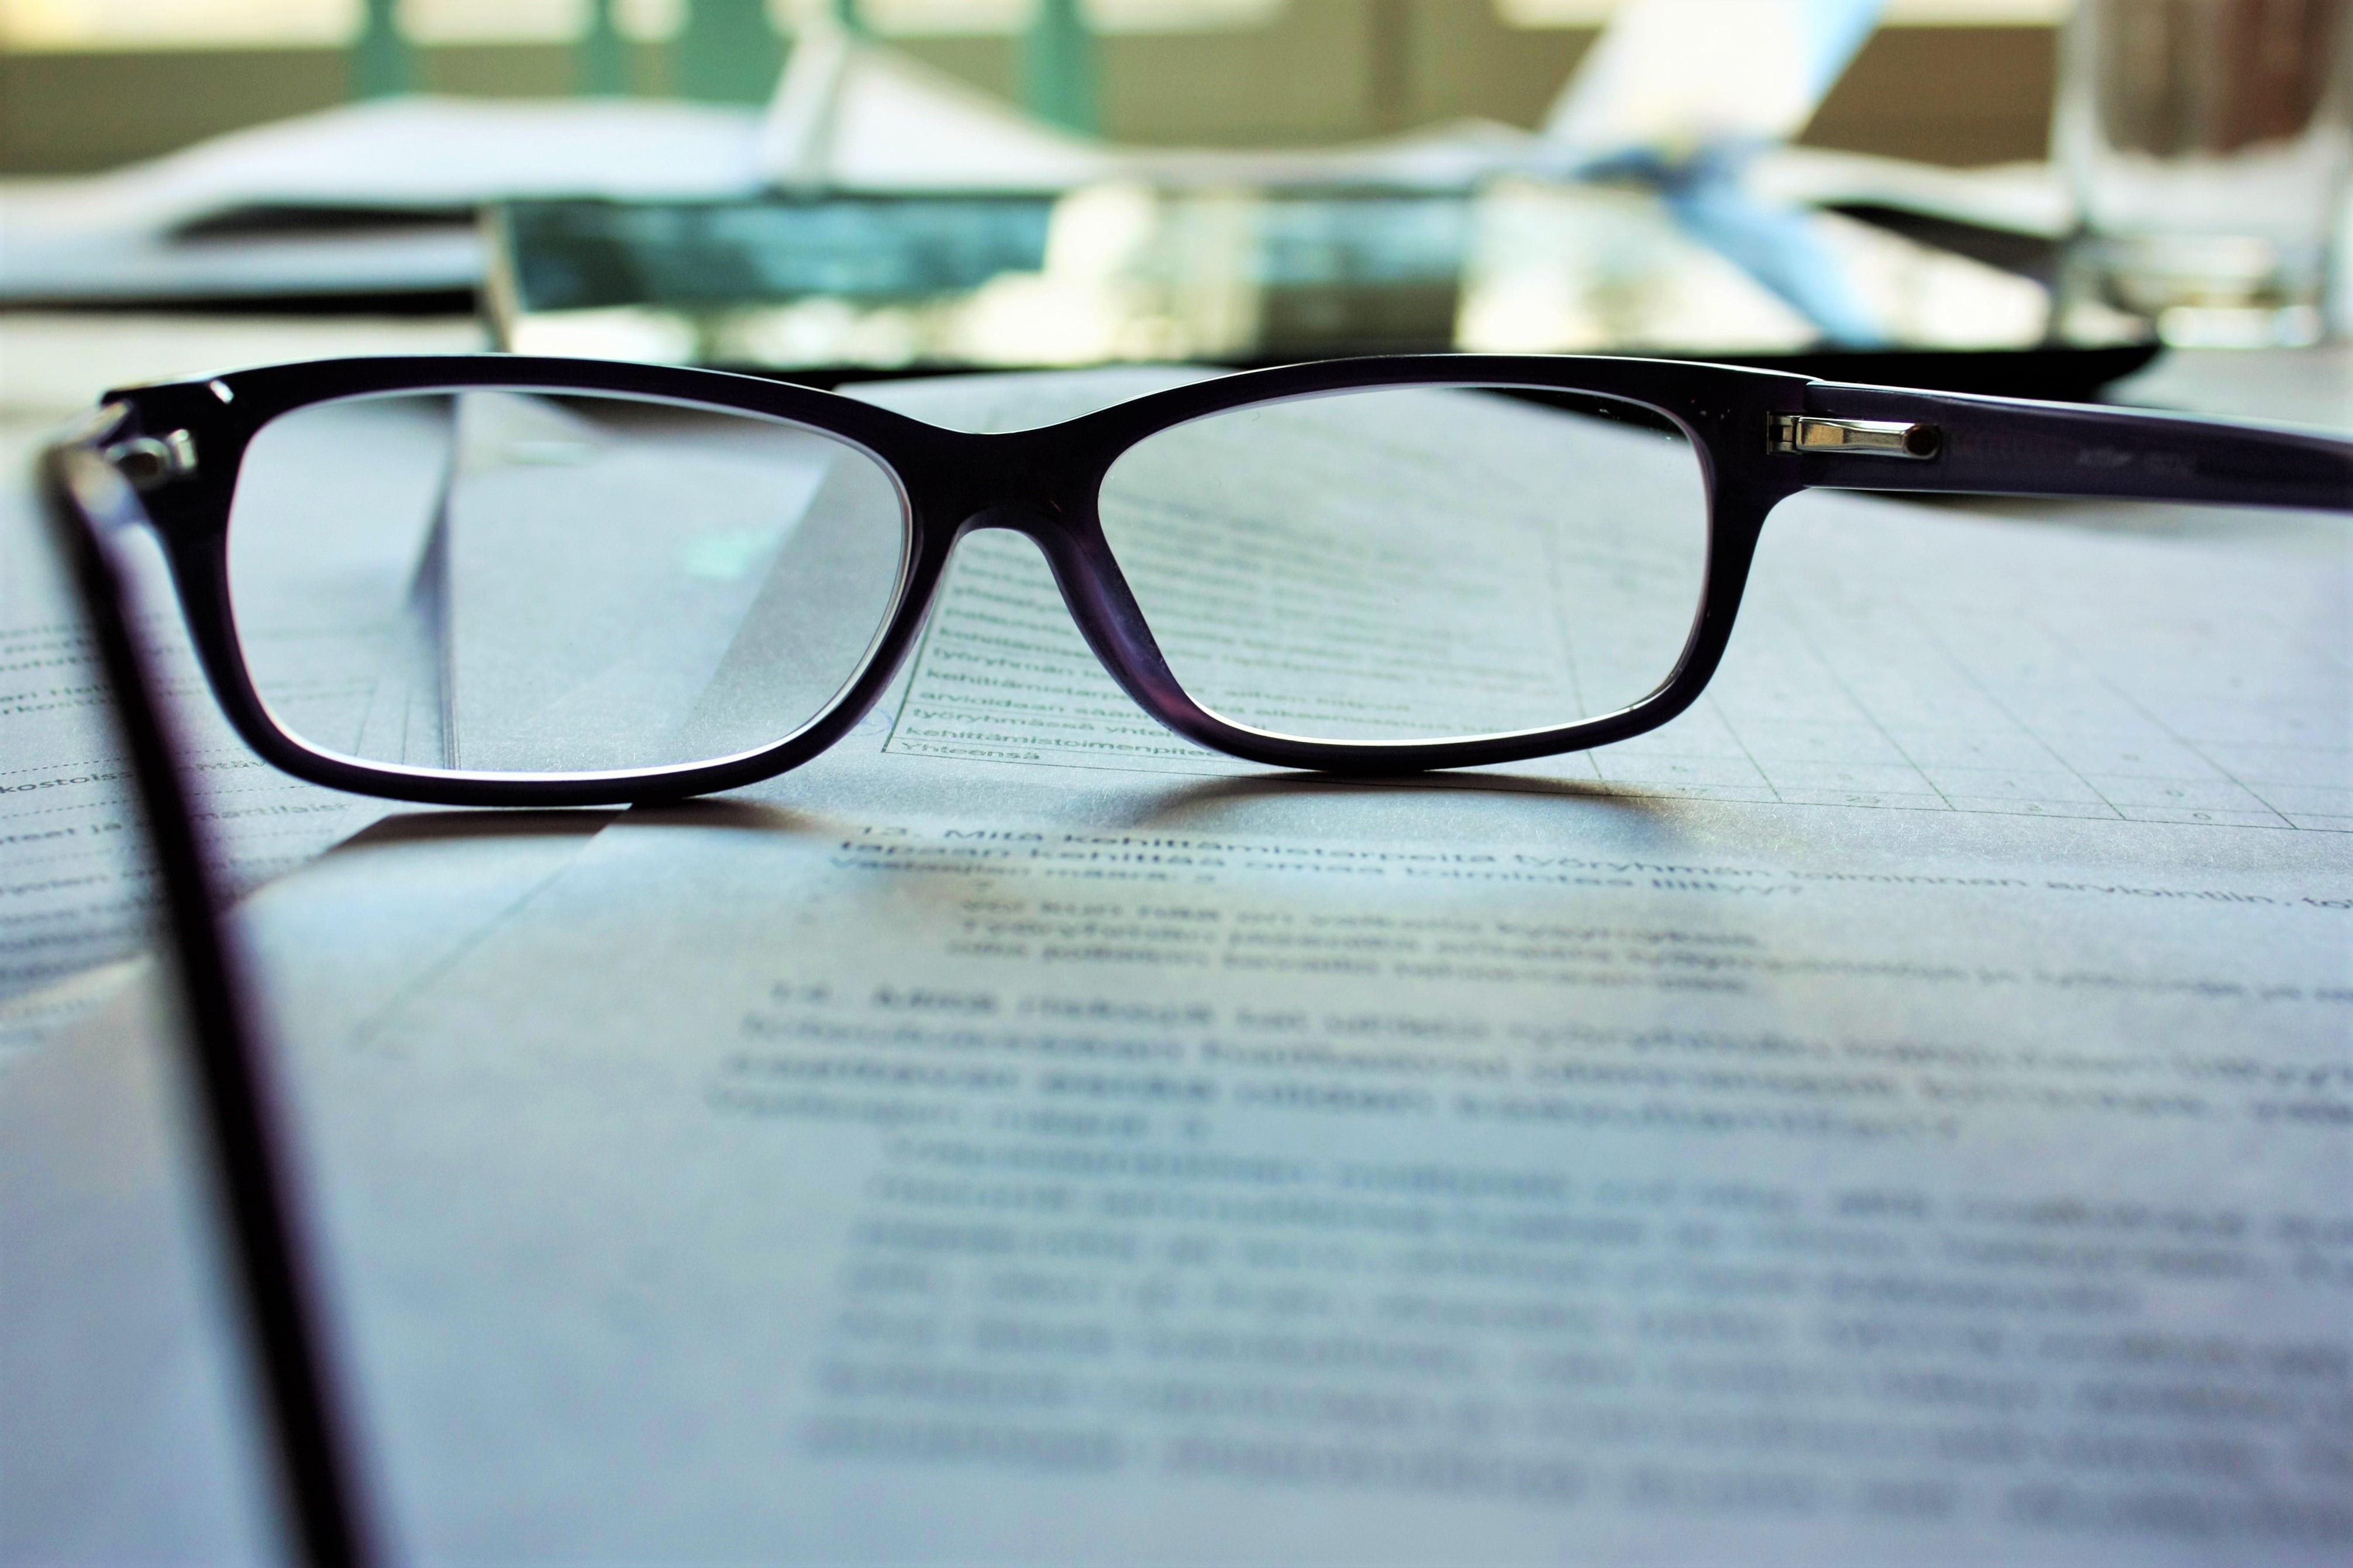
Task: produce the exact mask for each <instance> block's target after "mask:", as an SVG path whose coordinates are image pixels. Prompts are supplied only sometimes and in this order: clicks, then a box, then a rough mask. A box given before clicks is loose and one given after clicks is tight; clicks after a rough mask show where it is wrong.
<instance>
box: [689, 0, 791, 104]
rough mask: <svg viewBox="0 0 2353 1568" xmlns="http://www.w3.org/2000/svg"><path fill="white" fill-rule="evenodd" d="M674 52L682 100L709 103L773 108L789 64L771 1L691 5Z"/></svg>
mask: <svg viewBox="0 0 2353 1568" xmlns="http://www.w3.org/2000/svg"><path fill="white" fill-rule="evenodd" d="M671 49H672V52H671V56H670V58H671V60H672V62H673V66H672V79H673V80H675V81H676V82H677V84H678V94H679V96H680V97H681V98H691V99H699V100H702V101H704V102H706V103H765V102H767V101H768V98H769V96H770V95H771V94H772V93H774V92H775V91H776V76H777V73H778V72H779V71H781V70H782V69H783V68H784V63H785V43H784V40H783V39H782V38H780V37H777V36H776V25H775V24H774V23H772V22H771V21H769V20H768V6H767V0H689V4H688V5H687V11H686V26H684V27H682V28H681V29H680V30H679V35H678V38H677V40H676V42H675V43H674V44H673V45H672V46H671Z"/></svg>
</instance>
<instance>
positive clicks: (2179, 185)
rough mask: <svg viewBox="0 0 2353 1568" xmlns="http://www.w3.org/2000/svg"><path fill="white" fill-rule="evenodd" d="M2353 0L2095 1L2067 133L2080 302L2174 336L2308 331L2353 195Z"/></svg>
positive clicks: (2073, 300)
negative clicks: (2352, 98) (2352, 168)
mask: <svg viewBox="0 0 2353 1568" xmlns="http://www.w3.org/2000/svg"><path fill="white" fill-rule="evenodd" d="M2348 11H2353V4H2348V0H2081V3H2080V4H2079V5H2077V6H2076V8H2075V11H2074V14H2073V17H2072V18H2071V19H2070V21H2069V23H2068V26H2067V30H2066V33H2065V36H2064V38H2063V43H2062V47H2061V58H2060V79H2059V100H2058V108H2057V115H2056V121H2055V124H2054V128H2053V140H2054V142H2055V146H2056V151H2057V153H2058V157H2059V159H2060V162H2061V163H2062V165H2063V168H2064V170H2065V173H2066V175H2067V179H2068V181H2069V183H2070V184H2071V185H2072V187H2073V192H2074V195H2075V198H2076V201H2077V203H2078V205H2079V207H2080V210H2081V212H2082V214H2083V225H2084V232H2083V234H2082V235H2081V237H2079V239H2078V241H2077V245H2076V247H2075V250H2074V253H2073V257H2072V258H2071V261H2070V266H2069V277H2068V279H2067V285H2066V289H2065V293H2066V299H2067V304H2068V308H2069V310H2071V311H2072V312H2073V314H2074V315H2075V317H2076V318H2077V320H2078V321H2081V320H2082V319H2083V318H2084V316H2086V315H2092V316H2096V315H2098V314H2101V313H2104V312H2105V311H2110V310H2121V311H2125V312H2127V313H2129V314H2130V315H2133V316H2137V317H2141V318H2144V319H2146V320H2147V321H2153V322H2154V323H2155V324H2156V327H2157V330H2158V334H2159V335H2160V336H2162V337H2163V338H2164V339H2165V340H2166V341H2167V342H2172V343H2177V344H2185V345H2198V346H2224V345H2232V346H2237V345H2245V346H2269V345H2278V344H2299V343H2307V342H2313V341H2315V340H2316V339H2317V338H2318V337H2319V336H2320V335H2321V331H2322V310H2321V307H2322V301H2323V298H2324V295H2325V293H2326V290H2327V280H2328V270H2329V266H2330V250H2331V248H2332V246H2331V241H2332V239H2333V237H2334V236H2335V234H2336V231H2337V218H2338V216H2339V214H2340V212H2341V210H2342V205H2343V203H2344V200H2345V191H2346V179H2347V159H2348V151H2347V104H2348V74H2353V73H2348V48H2353V35H2349V34H2348V26H2347V17H2348Z"/></svg>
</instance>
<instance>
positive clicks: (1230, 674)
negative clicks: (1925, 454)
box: [1100, 387, 1708, 742]
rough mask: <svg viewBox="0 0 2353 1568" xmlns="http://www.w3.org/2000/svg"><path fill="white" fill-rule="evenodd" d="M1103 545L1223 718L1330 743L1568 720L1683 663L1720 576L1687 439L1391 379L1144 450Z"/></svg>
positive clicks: (1628, 410)
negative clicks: (1709, 589) (1713, 569)
mask: <svg viewBox="0 0 2353 1568" xmlns="http://www.w3.org/2000/svg"><path fill="white" fill-rule="evenodd" d="M1100 504H1101V511H1102V516H1103V534H1104V537H1105V539H1106V540H1107V541H1108V542H1109V543H1110V545H1111V549H1112V553H1113V555H1114V556H1116V557H1117V558H1118V561H1119V564H1120V570H1121V572H1122V574H1124V576H1125V577H1126V578H1127V582H1128V586H1129V587H1130V589H1131V590H1132V591H1133V592H1134V595H1135V599H1136V603H1137V605H1139V606H1140V607H1141V608H1142V609H1143V611H1144V617H1145V621H1146V623H1147V624H1148V625H1149V626H1151V628H1152V635H1153V637H1154V639H1155V641H1156V642H1157V643H1158V644H1159V646H1160V650H1161V653H1162V656H1163V657H1164V658H1166V660H1167V661H1168V667H1169V669H1170V670H1171V672H1172V673H1174V674H1175V675H1176V679H1177V680H1178V681H1179V682H1180V683H1181V684H1182V685H1183V686H1184V688H1185V689H1186V692H1187V694H1188V695H1189V696H1190V697H1191V698H1192V699H1193V700H1194V701H1196V702H1198V703H1199V704H1200V705H1201V706H1202V707H1204V708H1206V709H1208V710H1209V711H1211V712H1212V713H1215V714H1217V715H1219V717H1222V718H1224V719H1227V720H1229V721H1232V722H1235V723H1239V724H1243V725H1247V726H1250V728H1253V729H1258V730H1266V731H1273V732H1275V733H1277V734H1282V735H1290V736H1294V737H1297V738H1300V739H1304V740H1318V741H1385V742H1416V741H1436V740H1458V739H1466V738H1472V737H1478V736H1486V735H1500V734H1510V733H1513V732H1515V731H1530V730H1550V729H1558V728H1561V727H1563V726H1566V725H1568V724H1573V723H1576V722H1577V721H1580V720H1585V719H1592V718H1598V717H1599V716H1600V715H1602V714H1605V713H1611V712H1615V711H1617V710H1620V709H1622V708H1626V707H1629V706H1630V705H1632V704H1633V703H1635V702H1638V701H1640V700H1641V699H1643V698H1644V697H1646V696H1648V695H1649V694H1650V693H1651V692H1652V691H1654V690H1656V689H1658V688H1659V686H1660V685H1661V684H1662V683H1663V682H1664V681H1665V680H1666V679H1667V678H1668V677H1669V676H1670V675H1672V673H1673V672H1674V669H1675V667H1676V664H1677V663H1678V662H1679V660H1680V659H1681V658H1682V655H1683V646H1684V644H1685V643H1686V642H1687V641H1688V640H1689V638H1690V634H1691V628H1692V625H1693V622H1694V619H1695V618H1696V617H1697V615H1698V612H1699V606H1700V601H1701V597H1702V595H1703V594H1704V591H1705V587H1706V582H1707V547H1708V506H1707V485H1706V480H1705V479H1704V475H1703V473H1702V469H1701V466H1700V461H1699V458H1698V455H1697V454H1696V453H1695V452H1694V450H1693V449H1692V445H1691V440H1690V438H1689V437H1687V436H1685V435H1684V434H1683V430H1682V429H1681V428H1680V427H1679V426H1676V425H1675V424H1674V423H1673V422H1672V420H1670V419H1668V418H1667V417H1666V416H1664V415H1662V414H1660V413H1658V412H1657V411H1655V410H1653V409H1651V408H1648V407H1645V406H1643V405H1639V404H1633V403H1628V402H1623V401H1620V400H1618V399H1613V398H1606V397H1598V396H1591V395H1583V394H1577V395H1567V394H1537V393H1529V392H1526V391H1525V390H1519V389H1508V388H1500V389H1487V388H1478V387H1441V388H1431V387H1380V388H1375V389H1372V390H1368V391H1365V392H1353V393H1346V394H1342V395H1329V396H1323V397H1314V398H1301V399H1296V400H1293V401H1290V402H1284V403H1270V404H1259V405H1251V406H1248V407H1243V408H1237V409H1233V410H1230V411H1229V412H1227V413H1222V414H1217V415H1213V416H1209V417H1208V418H1204V419H1198V420H1195V421H1193V422H1192V423H1190V424H1187V425H1180V426H1176V427H1174V428H1172V429H1168V430H1164V431H1161V432H1159V433H1158V434H1156V435H1155V436H1152V437H1147V438H1146V439H1145V440H1143V441H1141V442H1139V443H1137V444H1136V445H1135V446H1134V447H1130V448H1129V449H1128V450H1127V451H1126V452H1125V453H1124V454H1123V455H1122V456H1121V458H1119V460H1118V461H1117V462H1116V463H1114V464H1113V466H1112V468H1111V471H1110V472H1109V473H1108V474H1107V475H1105V477H1104V479H1103V491H1102V498H1101V503H1100Z"/></svg>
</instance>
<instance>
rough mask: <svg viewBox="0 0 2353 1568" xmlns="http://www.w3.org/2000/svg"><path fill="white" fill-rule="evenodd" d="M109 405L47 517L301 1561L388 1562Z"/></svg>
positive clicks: (50, 475)
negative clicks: (66, 580) (166, 973)
mask: <svg viewBox="0 0 2353 1568" xmlns="http://www.w3.org/2000/svg"><path fill="white" fill-rule="evenodd" d="M120 424H121V410H120V409H119V408H118V409H109V410H106V411H102V413H101V414H100V416H99V418H98V420H97V422H95V423H94V424H93V425H92V426H90V427H89V428H88V429H86V430H85V431H83V432H81V433H79V437H77V438H69V439H68V440H65V441H61V442H59V443H58V445H55V446H52V447H49V448H48V449H47V451H45V452H44V453H43V454H42V456H41V459H40V464H39V470H38V473H37V485H38V489H39V495H40V501H41V507H42V511H43V513H44V515H45V518H46V521H47V523H48V525H49V528H50V531H51V533H52V535H53V537H54V538H55V540H56V542H57V544H58V553H59V555H60V556H61V557H62V558H63V559H64V560H65V561H66V562H67V563H69V568H70V570H71V572H72V575H73V580H74V586H75V588H76V590H77V591H78V593H79V597H80V601H81V607H82V612H83V615H84V617H85V624H86V625H87V626H88V628H89V631H90V637H91V639H92V641H93V643H94V644H95V647H96V651H97V653H98V656H99V661H100V665H101V667H102V668H103V670H104V673H105V676H106V680H107V684H108V687H109V689H110V690H111V695H112V697H113V703H112V710H113V713H114V715H115V720H116V727H117V730H118V731H119V732H120V735H121V741H122V742H123V744H124V747H125V749H126V750H127V751H128V752H129V754H130V761H131V764H132V774H133V776H134V778H135V779H136V781H137V788H138V795H139V804H140V807H141V811H142V815H143V816H144V818H145V821H146V826H147V832H148V842H149V845H150V847H151V848H152V850H153V855H154V858H155V871H156V875H157V879H158V882H159V884H160V886H161V889H162V891H163V895H164V912H165V914H166V915H167V917H168V921H169V923H168V934H167V940H166V943H165V945H166V948H167V951H168V952H169V953H170V955H171V959H172V965H173V969H174V978H175V979H176V980H177V981H178V987H179V991H180V994H181V1001H182V1005H184V1006H185V1009H186V1016H185V1021H184V1026H183V1029H182V1034H183V1037H184V1039H185V1043H186V1045H187V1047H188V1054H189V1058H190V1060H189V1066H190V1068H191V1069H192V1071H191V1074H190V1077H191V1078H192V1079H193V1080H194V1087H195V1091H196V1096H197V1101H198V1110H199V1112H200V1121H201V1123H202V1126H203V1128H204V1131H205V1134H206V1150H207V1152H208V1153H209V1154H210V1155H211V1158H212V1163H213V1166H214V1169H215V1172H216V1176H217V1187H218V1196H219V1199H220V1202H221V1206H222V1209H223V1210H224V1212H225V1218H226V1219H227V1229H228V1240H229V1252H230V1257H229V1263H230V1266H231V1268H232V1270H233V1272H234V1275H235V1278H236V1280H237V1285H238V1287H239V1288H240V1294H241V1296H242V1298H243V1305H244V1307H245V1316H246V1322H247V1327H248V1337H249V1340H250V1347H249V1348H250V1352H251V1355H252V1358H253V1362H254V1365H255V1367H256V1370H257V1372H258V1373H259V1382H260V1384H261V1393H262V1396H263V1401H264V1404H265V1406H266V1416H267V1422H268V1427H269V1432H270V1434H271V1436H272V1437H273V1438H274V1439H275V1447H276V1448H277V1457H278V1459H279V1466H278V1472H279V1478H280V1485H281V1488H282V1492H283V1500H284V1503H285V1505H286V1508H287V1511H288V1514H289V1515H290V1520H289V1523H290V1537H291V1539H290V1542H289V1544H290V1546H291V1547H292V1548H293V1549H294V1552H295V1553H296V1555H297V1557H298V1560H299V1561H301V1562H304V1563H317V1564H361V1565H364V1564H369V1563H376V1562H379V1561H381V1560H382V1557H383V1554H382V1553H381V1552H379V1551H378V1550H377V1549H376V1539H377V1538H376V1536H375V1532H374V1531H372V1530H371V1529H369V1528H368V1521H367V1520H366V1518H365V1516H364V1513H363V1511H362V1508H361V1492H360V1489H359V1484H358V1476H359V1471H358V1468H357V1466H356V1464H355V1462H354V1461H355V1455H356V1448H355V1445H354V1444H353V1442H352V1441H351V1436H350V1435H351V1432H352V1427H351V1426H350V1425H349V1423H348V1422H347V1421H346V1420H345V1419H344V1416H343V1412H342V1411H341V1410H340V1409H339V1408H338V1407H337V1402H336V1399H335V1384H334V1382H333V1380H332V1377H331V1376H330V1375H329V1369H328V1366H327V1360H326V1354H325V1346H326V1343H327V1341H326V1336H325V1334H324V1333H323V1331H322V1323H323V1320H324V1314H323V1312H322V1309H321V1306H320V1291H319V1289H318V1282H317V1280H316V1279H315V1278H314V1276H313V1273H312V1270H311V1266H310V1260H309V1258H307V1256H306V1253H305V1249H304V1247H303V1246H302V1243H301V1237H300V1236H299V1235H298V1225H297V1217H296V1216H297V1215H299V1214H300V1212H301V1205H299V1204H298V1203H297V1202H295V1191H294V1187H293V1184H292V1178H291V1161H290V1158H289V1157H288V1142H289V1141H288V1139H287V1138H286V1136H285V1132H284V1118H283V1115H282V1113H281V1111H280V1109H279V1105H278V1101H277V1099H276V1096H275V1095H274V1094H273V1092H272V1086H271V1084H270V1082H269V1072H268V1068H267V1063H266V1062H265V1061H264V1059H263V1058H262V1057H261V1055H260V1053H259V1050H258V1049H257V1047H256V1045H255V1040H256V1036H255V1034H254V1032H253V1030H252V1028H251V1027H250V1026H249V1024H248V1018H247V1016H246V1011H245V1007H244V1004H243V1001H242V996H243V993H242V992H241V991H240V989H239V987H238V984H237V973H236V967H235V963H234V959H233V955H232V953H231V952H230V951H229V949H228V946H227V943H226V942H225V941H224V940H223V937H222V931H221V927H220V922H219V921H218V919H217V918H216V915H215V914H214V910H216V908H217V907H218V906H217V905H216V904H215V902H214V899H213V888H212V879H211V876H210V873H209V872H208V871H207V869H206V864H205V856H204V849H203V846H202V844H201V842H200V841H199V839H198V837H197V834H196V828H195V820H194V818H193V817H192V816H190V814H189V811H188V797H187V792H186V789H185V784H183V778H184V774H183V772H182V769H181V766H180V763H179V760H178V752H177V748H176V746H175V745H174V741H173V737H172V734H171V729H170V725H169V723H168V721H167V720H166V718H165V715H164V711H163V709H162V707H161V705H160V704H159V703H158V702H157V701H156V700H155V695H154V693H155V686H154V683H153V679H152V678H151V676H150V674H149V672H148V670H147V668H146V659H145V656H144V655H143V654H142V651H141V649H140V647H139V645H138V642H137V640H136V639H135V638H134V637H132V631H131V625H130V619H129V615H128V611H127V609H126V604H127V600H126V597H125V595H124V592H123V584H122V577H121V573H120V572H119V571H118V569H117V567H116V565H115V562H114V559H113V556H112V553H111V550H112V547H111V543H110V542H109V540H108V538H107V534H108V532H109V531H110V530H112V529H115V528H118V527H120V526H121V524H123V523H125V522H127V521H133V520H134V519H136V518H137V516H138V510H139V509H138V507H137V503H136V502H135V501H134V500H132V497H131V493H130V489H129V487H128V486H127V485H125V484H124V483H123V482H122V480H121V478H120V477H119V476H118V475H117V474H116V473H115V472H114V470H113V468H111V466H110V464H109V463H108V461H107V458H106V457H105V456H104V455H103V454H102V453H101V451H100V449H99V448H98V447H97V446H96V445H95V444H94V443H95V442H96V441H102V440H103V439H104V438H105V437H106V435H107V433H109V432H110V431H111V430H112V429H113V428H116V427H118V426H120Z"/></svg>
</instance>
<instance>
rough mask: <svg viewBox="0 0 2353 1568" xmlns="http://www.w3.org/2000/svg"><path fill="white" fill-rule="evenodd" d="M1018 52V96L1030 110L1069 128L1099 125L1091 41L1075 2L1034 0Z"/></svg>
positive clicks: (1098, 128) (1094, 129) (1091, 130)
mask: <svg viewBox="0 0 2353 1568" xmlns="http://www.w3.org/2000/svg"><path fill="white" fill-rule="evenodd" d="M1023 44H1024V47H1023V48H1022V52H1021V95H1022V98H1023V100H1025V101H1026V102H1027V103H1028V104H1029V110H1030V112H1031V113H1033V114H1035V115H1037V116H1038V117H1039V119H1040V120H1044V121H1050V122H1051V123H1053V124H1056V125H1060V126H1061V127H1062V128H1063V129H1064V130H1067V131H1078V132H1086V133H1088V134H1090V135H1092V134H1093V133H1094V132H1098V131H1101V130H1102V129H1103V110H1102V106H1101V103H1100V101H1099V94H1098V92H1097V90H1096V68H1095V39H1094V34H1093V33H1092V32H1091V31H1090V30H1089V29H1088V27H1087V19H1086V16H1085V15H1084V14H1083V13H1082V11H1081V10H1080V8H1079V0H1038V19H1037V20H1036V21H1035V22H1033V23H1031V24H1030V26H1029V37H1028V38H1027V39H1025V40H1024V41H1023Z"/></svg>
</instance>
